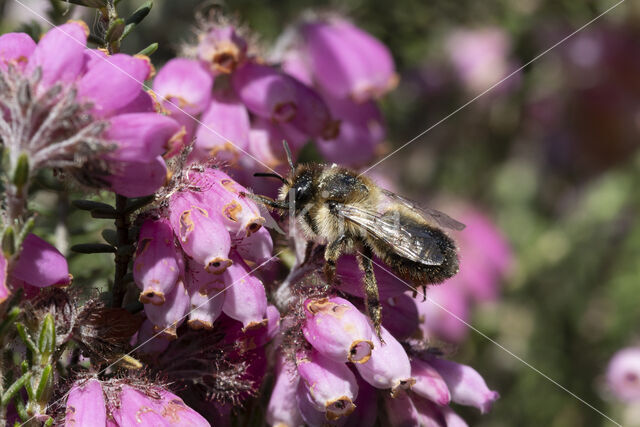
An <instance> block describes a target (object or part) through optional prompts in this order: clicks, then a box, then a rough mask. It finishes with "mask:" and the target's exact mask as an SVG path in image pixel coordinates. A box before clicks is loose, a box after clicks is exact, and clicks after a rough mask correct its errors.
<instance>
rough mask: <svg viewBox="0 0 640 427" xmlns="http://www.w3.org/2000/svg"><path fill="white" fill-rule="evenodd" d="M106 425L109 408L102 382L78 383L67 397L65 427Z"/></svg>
mask: <svg viewBox="0 0 640 427" xmlns="http://www.w3.org/2000/svg"><path fill="white" fill-rule="evenodd" d="M106 423H107V408H106V406H105V400H104V394H103V392H102V385H101V384H100V381H98V380H97V379H95V378H89V379H83V380H78V381H76V382H75V383H74V384H73V386H71V390H69V395H68V396H67V408H66V410H65V421H64V425H65V426H66V427H76V426H84V425H95V426H104V425H106Z"/></svg>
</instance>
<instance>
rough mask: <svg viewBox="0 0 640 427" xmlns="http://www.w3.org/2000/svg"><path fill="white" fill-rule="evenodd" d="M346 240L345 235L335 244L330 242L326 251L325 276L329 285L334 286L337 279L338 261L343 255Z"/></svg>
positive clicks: (335, 241)
mask: <svg viewBox="0 0 640 427" xmlns="http://www.w3.org/2000/svg"><path fill="white" fill-rule="evenodd" d="M345 240H346V237H345V236H344V234H343V235H342V236H340V237H338V238H337V239H336V240H334V241H333V242H330V243H329V244H328V245H327V247H326V248H325V249H324V259H325V261H326V262H327V263H326V264H325V265H324V276H325V278H326V279H327V283H329V284H332V283H333V279H335V277H336V261H337V260H338V258H339V257H340V254H341V253H342V250H343V245H344V243H345Z"/></svg>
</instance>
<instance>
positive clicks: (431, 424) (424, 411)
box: [412, 395, 449, 427]
mask: <svg viewBox="0 0 640 427" xmlns="http://www.w3.org/2000/svg"><path fill="white" fill-rule="evenodd" d="M412 400H413V404H414V405H415V407H416V410H417V411H418V420H419V424H420V425H421V426H426V427H445V426H446V427H449V424H447V422H446V419H445V417H444V414H443V413H442V409H441V408H445V407H446V406H438V405H436V404H435V403H433V402H432V401H430V400H427V399H422V398H420V397H419V396H415V395H414V396H413V399H412Z"/></svg>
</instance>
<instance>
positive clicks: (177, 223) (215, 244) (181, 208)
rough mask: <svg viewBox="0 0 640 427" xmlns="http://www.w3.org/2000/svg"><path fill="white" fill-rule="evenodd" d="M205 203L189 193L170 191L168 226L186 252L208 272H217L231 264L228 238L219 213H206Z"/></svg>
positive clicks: (229, 239)
mask: <svg viewBox="0 0 640 427" xmlns="http://www.w3.org/2000/svg"><path fill="white" fill-rule="evenodd" d="M205 206H207V205H206V204H204V203H202V202H200V201H199V200H198V199H197V198H196V197H195V196H194V195H192V194H190V193H189V192H183V193H176V194H174V195H173V196H172V197H171V201H170V211H171V214H170V221H171V226H172V228H173V232H174V233H175V234H176V236H178V241H179V242H180V245H181V246H182V249H183V250H184V251H185V252H186V253H187V255H189V256H190V257H192V258H193V259H194V261H196V262H197V263H200V264H202V265H204V268H205V270H207V271H208V272H209V273H215V274H219V273H222V272H223V271H224V270H226V269H227V267H228V266H229V265H231V260H230V259H229V250H230V249H231V238H230V237H229V233H228V232H227V230H226V229H225V227H224V225H223V224H222V221H221V220H220V217H219V215H217V214H214V215H210V214H209V210H207V209H205ZM211 211H212V212H213V210H212V209H211Z"/></svg>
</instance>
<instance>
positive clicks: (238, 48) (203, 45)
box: [197, 25, 247, 75]
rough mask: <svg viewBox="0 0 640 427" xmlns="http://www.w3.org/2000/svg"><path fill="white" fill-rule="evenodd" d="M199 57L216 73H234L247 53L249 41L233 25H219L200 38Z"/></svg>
mask: <svg viewBox="0 0 640 427" xmlns="http://www.w3.org/2000/svg"><path fill="white" fill-rule="evenodd" d="M197 49H198V59H200V61H202V62H203V63H204V64H206V65H207V66H208V67H209V69H210V71H211V72H212V73H213V74H214V75H215V74H229V73H232V72H233V71H234V70H235V69H236V68H237V67H238V65H240V64H241V63H242V62H243V61H244V59H245V57H246V54H247V42H246V41H245V39H244V38H242V37H241V36H240V35H238V33H237V32H236V30H235V28H234V27H233V26H231V25H223V26H217V27H215V28H213V29H212V30H211V31H209V32H208V33H206V34H202V35H200V37H199V40H198V48H197Z"/></svg>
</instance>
